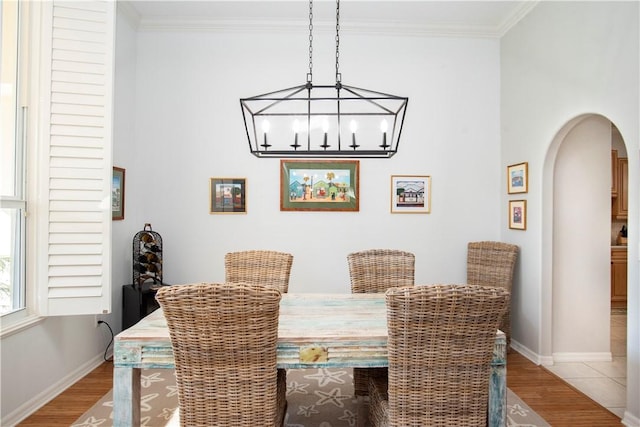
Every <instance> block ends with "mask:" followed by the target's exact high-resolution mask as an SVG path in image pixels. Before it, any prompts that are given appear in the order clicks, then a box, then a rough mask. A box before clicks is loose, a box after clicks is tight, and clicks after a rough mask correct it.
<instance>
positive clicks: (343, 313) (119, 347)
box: [113, 293, 507, 427]
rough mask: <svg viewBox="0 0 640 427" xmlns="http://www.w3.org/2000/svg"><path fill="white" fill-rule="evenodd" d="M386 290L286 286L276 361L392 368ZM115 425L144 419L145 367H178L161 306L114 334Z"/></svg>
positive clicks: (501, 422) (501, 420) (499, 392)
mask: <svg viewBox="0 0 640 427" xmlns="http://www.w3.org/2000/svg"><path fill="white" fill-rule="evenodd" d="M387 336H388V335H387V311H386V301H385V296H384V294H379V293H378V294H374V293H371V294H367V293H361V294H346V293H342V294H340V293H322V294H320V293H308V294H307V293H284V294H282V299H281V300H280V313H279V318H278V340H277V350H276V353H277V356H276V357H277V366H278V368H283V369H293V368H296V369H300V368H349V367H351V368H367V367H387V366H388V357H387ZM490 364H491V374H490V380H489V413H488V425H489V426H490V427H504V426H506V408H507V405H506V403H507V402H506V398H507V385H506V378H507V376H506V371H507V366H506V337H505V334H504V333H503V332H502V331H500V330H497V331H496V338H495V343H494V347H493V357H492V360H491V362H490ZM113 366H114V372H113V424H114V426H116V427H122V426H125V427H129V426H131V427H133V426H138V425H140V395H141V385H140V379H141V371H142V370H143V369H157V368H166V369H173V368H174V367H175V364H174V358H173V352H172V349H171V339H170V337H169V330H168V328H167V322H166V320H165V317H164V314H163V312H162V309H158V310H156V311H154V312H153V313H151V314H150V315H148V316H147V317H145V318H143V319H142V320H140V322H138V323H136V324H135V325H133V326H131V327H130V328H128V329H126V330H124V331H122V332H120V333H119V334H117V335H116V336H115V338H114V355H113Z"/></svg>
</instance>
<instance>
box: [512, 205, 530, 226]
mask: <svg viewBox="0 0 640 427" xmlns="http://www.w3.org/2000/svg"><path fill="white" fill-rule="evenodd" d="M509 228H512V229H514V230H526V229H527V201H526V200H509Z"/></svg>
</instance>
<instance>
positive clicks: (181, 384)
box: [156, 283, 281, 427]
mask: <svg viewBox="0 0 640 427" xmlns="http://www.w3.org/2000/svg"><path fill="white" fill-rule="evenodd" d="M156 298H157V300H158V302H159V303H160V306H161V307H162V309H163V311H164V316H165V317H166V319H167V325H168V328H169V334H170V337H171V344H172V347H173V355H174V358H175V367H176V380H177V386H178V400H179V405H180V406H179V407H180V417H179V418H180V424H181V425H182V426H189V427H193V426H234V427H235V426H247V427H255V426H263V425H276V424H277V421H276V418H277V404H278V401H277V399H278V395H277V373H276V345H277V338H278V314H279V309H280V298H281V295H280V292H279V291H278V290H277V289H275V288H272V287H268V286H261V285H253V284H235V283H234V284H212V283H209V284H207V283H201V284H192V285H177V286H168V287H163V288H161V289H160V290H159V291H158V293H157V295H156ZM270 420H271V421H270ZM278 425H279V424H278Z"/></svg>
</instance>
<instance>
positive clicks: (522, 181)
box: [507, 162, 529, 194]
mask: <svg viewBox="0 0 640 427" xmlns="http://www.w3.org/2000/svg"><path fill="white" fill-rule="evenodd" d="M528 169H529V164H528V163H527V162H524V163H518V164H515V165H509V166H507V192H508V193H509V194H517V193H526V192H527V191H529V170H528Z"/></svg>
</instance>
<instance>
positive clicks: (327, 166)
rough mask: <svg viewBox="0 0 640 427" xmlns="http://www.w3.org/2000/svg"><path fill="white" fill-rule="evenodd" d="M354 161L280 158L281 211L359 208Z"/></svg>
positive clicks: (357, 167)
mask: <svg viewBox="0 0 640 427" xmlns="http://www.w3.org/2000/svg"><path fill="white" fill-rule="evenodd" d="M359 186H360V162H359V161H358V160H315V161H313V160H280V210H281V211H354V212H357V211H358V210H359V209H360V194H359Z"/></svg>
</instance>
